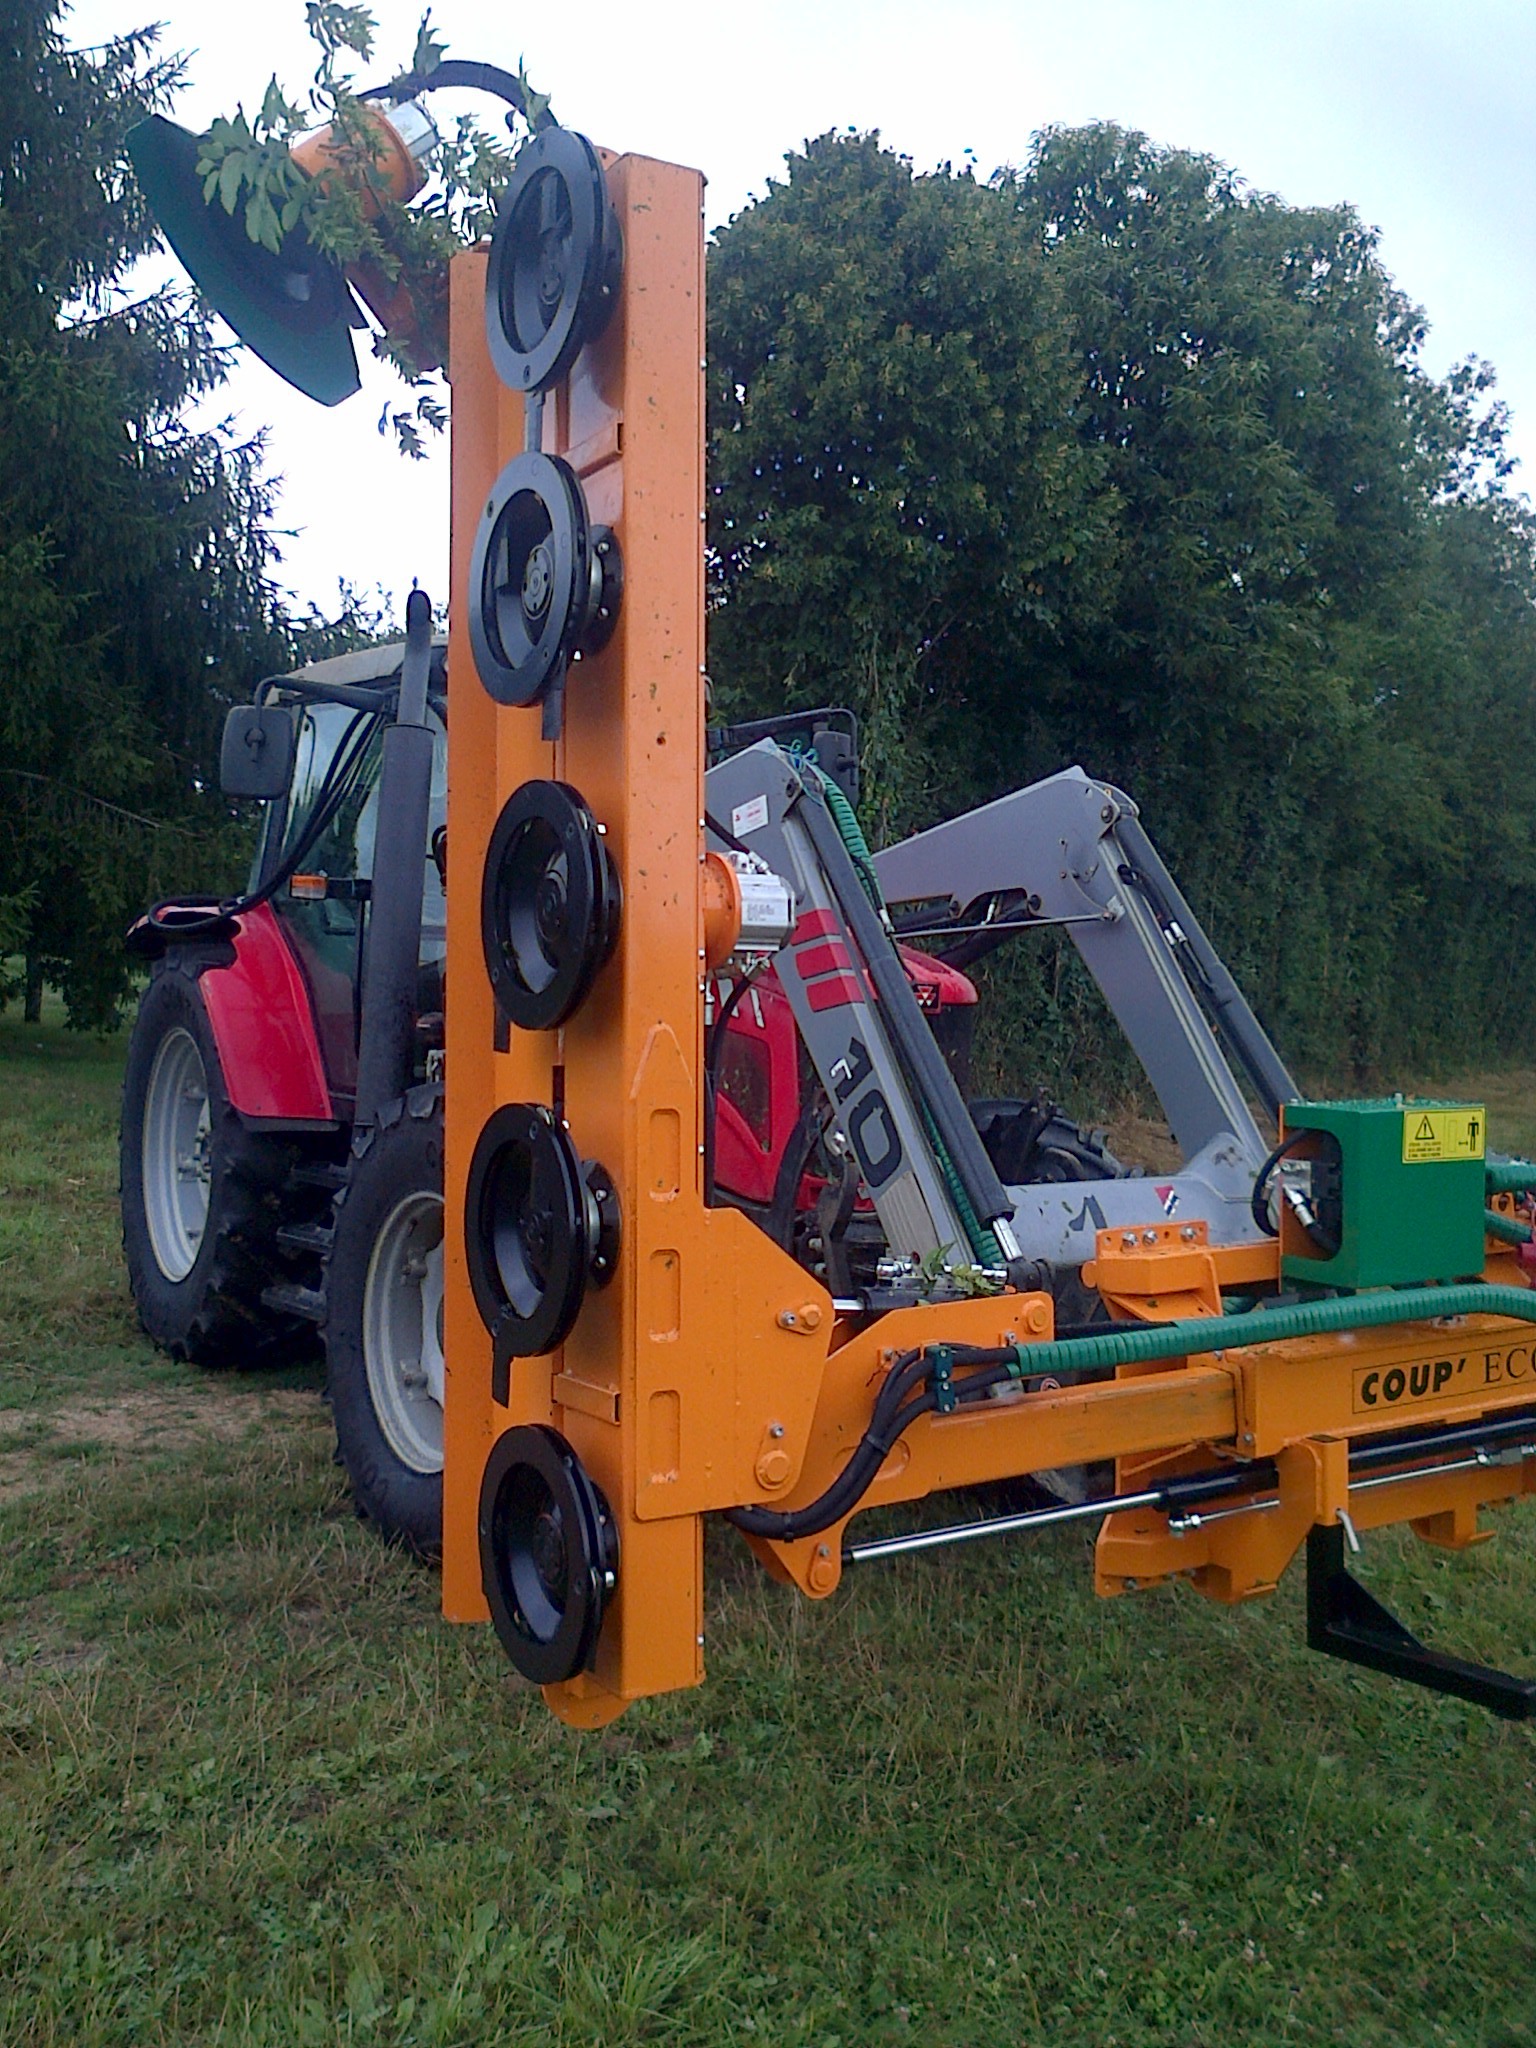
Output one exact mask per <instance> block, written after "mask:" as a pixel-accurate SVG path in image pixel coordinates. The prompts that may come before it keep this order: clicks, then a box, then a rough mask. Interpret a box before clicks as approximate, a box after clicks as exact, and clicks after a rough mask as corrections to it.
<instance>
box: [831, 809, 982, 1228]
mask: <svg viewBox="0 0 1536 2048" xmlns="http://www.w3.org/2000/svg"><path fill="white" fill-rule="evenodd" d="M801 816H802V817H803V818H804V820H805V827H806V830H807V831H808V832H809V834H810V836H811V844H812V846H813V847H814V848H815V850H816V857H817V859H818V860H819V861H820V863H821V866H822V869H823V871H824V873H825V874H826V877H827V880H828V882H829V883H830V885H831V888H832V892H833V894H834V896H835V897H836V898H837V907H838V909H839V911H840V912H841V913H842V916H843V920H844V922H845V923H846V924H847V926H848V929H849V931H850V933H851V934H852V936H853V940H854V943H855V944H856V945H857V947H858V949H859V951H860V953H861V954H862V955H863V958H864V965H865V969H866V971H867V972H868V975H869V979H870V983H871V985H872V987H873V988H874V991H875V994H876V995H877V996H878V997H879V999H880V1005H881V1016H882V1018H883V1019H884V1022H885V1025H886V1028H887V1029H888V1030H889V1032H890V1034H891V1038H892V1041H893V1043H894V1045H895V1048H896V1051H897V1053H898V1055H899V1056H900V1058H901V1061H902V1064H903V1065H904V1066H905V1068H906V1070H907V1074H908V1077H909V1079H910V1080H911V1082H912V1083H913V1085H914V1086H915V1089H916V1092H917V1097H918V1101H919V1103H920V1105H922V1106H923V1107H925V1108H926V1109H927V1110H928V1113H929V1115H930V1116H931V1117H932V1118H933V1121H934V1124H935V1125H936V1126H937V1128H938V1133H939V1136H940V1138H941V1139H942V1140H943V1143H944V1147H945V1149H946V1151H947V1152H948V1153H949V1157H950V1160H951V1162H952V1163H953V1165H954V1168H955V1171H956V1173H957V1174H958V1175H959V1178H960V1184H961V1186H962V1187H963V1188H964V1189H965V1192H966V1195H967V1196H968V1198H969V1200H970V1203H971V1206H972V1208H973V1209H974V1210H975V1211H976V1214H977V1216H978V1217H979V1218H980V1220H981V1221H982V1222H983V1223H991V1222H992V1221H994V1220H995V1219H996V1218H997V1217H999V1216H1003V1217H1007V1216H1011V1215H1012V1214H1013V1204H1012V1203H1011V1202H1010V1201H1009V1199H1008V1196H1007V1193H1006V1191H1005V1189H1004V1187H1003V1184H1002V1181H1001V1180H1000V1179H999V1178H998V1174H997V1169H996V1167H995V1166H994V1165H993V1164H992V1161H991V1160H990V1159H989V1158H988V1157H987V1153H986V1149H985V1147H984V1146H983V1145H982V1142H981V1138H980V1136H979V1135H978V1133H977V1130H976V1126H975V1124H974V1123H973V1122H972V1121H971V1118H970V1115H969V1113H968V1112H967V1110H966V1107H965V1103H964V1102H963V1101H962V1099H961V1096H960V1090H959V1089H958V1088H957V1087H956V1085H955V1077H954V1075H953V1074H952V1073H951V1072H950V1069H949V1063H948V1061H947V1060H946V1059H945V1057H944V1055H943V1054H942V1053H941V1052H940V1051H939V1048H938V1043H937V1041H936V1040H935V1038H934V1035H933V1033H932V1032H931V1031H930V1030H929V1028H928V1025H927V1023H926V1022H925V1020H924V1017H923V1013H922V1011H921V1010H920V1009H919V1008H918V1007H917V998H916V996H915V995H914V994H913V993H912V984H911V982H909V981H908V979H907V976H906V971H905V969H904V968H903V967H902V964H901V960H900V957H899V956H898V954H897V952H896V948H895V947H894V946H893V945H892V943H891V941H890V939H889V938H888V937H887V936H886V931H885V927H884V926H883V925H882V924H881V922H880V918H879V915H878V913H877V912H876V910H875V908H874V906H873V904H871V902H870V900H869V898H868V896H866V895H865V893H864V887H863V884H862V883H861V882H860V880H859V877H858V871H857V869H856V868H855V867H854V864H853V859H852V856H851V855H850V854H849V852H848V849H847V848H846V847H845V846H844V845H843V841H842V835H841V834H840V833H839V831H838V829H837V826H836V824H835V823H834V822H833V818H832V813H831V812H830V810H829V809H828V808H827V805H826V802H825V800H824V799H823V798H822V796H821V795H820V793H819V792H818V791H816V790H813V789H810V788H807V789H806V792H805V798H804V801H803V802H802V804H801Z"/></svg>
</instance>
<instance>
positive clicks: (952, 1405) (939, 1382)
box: [923, 1344, 960, 1415]
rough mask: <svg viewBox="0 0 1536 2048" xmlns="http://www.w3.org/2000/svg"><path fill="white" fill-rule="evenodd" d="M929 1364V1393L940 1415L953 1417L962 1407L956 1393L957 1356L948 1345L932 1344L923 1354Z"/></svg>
mask: <svg viewBox="0 0 1536 2048" xmlns="http://www.w3.org/2000/svg"><path fill="white" fill-rule="evenodd" d="M923 1355H924V1357H925V1358H926V1360H927V1363H928V1391H929V1392H930V1393H931V1394H932V1395H933V1405H934V1408H935V1409H936V1410H937V1412H938V1413H939V1414H940V1415H953V1414H954V1412H955V1410H956V1408H958V1407H959V1405H960V1396H959V1395H958V1394H957V1393H956V1392H955V1354H954V1350H953V1347H952V1346H950V1345H948V1344H930V1345H929V1347H928V1349H927V1351H926V1352H925V1353H924V1354H923Z"/></svg>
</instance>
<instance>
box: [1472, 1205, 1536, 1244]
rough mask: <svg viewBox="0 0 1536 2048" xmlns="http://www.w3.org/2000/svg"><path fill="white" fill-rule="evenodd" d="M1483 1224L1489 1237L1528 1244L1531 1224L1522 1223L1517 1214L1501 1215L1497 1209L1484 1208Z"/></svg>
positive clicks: (1506, 1241)
mask: <svg viewBox="0 0 1536 2048" xmlns="http://www.w3.org/2000/svg"><path fill="white" fill-rule="evenodd" d="M1483 1225H1484V1228H1485V1229H1486V1230H1487V1232H1488V1235H1489V1236H1490V1237H1499V1238H1502V1239H1503V1240H1504V1242H1505V1244H1529V1243H1530V1241H1531V1226H1530V1225H1529V1223H1522V1222H1521V1221H1520V1219H1519V1217H1518V1216H1501V1215H1500V1214H1499V1212H1498V1210H1497V1209H1485V1210H1484V1211H1483Z"/></svg>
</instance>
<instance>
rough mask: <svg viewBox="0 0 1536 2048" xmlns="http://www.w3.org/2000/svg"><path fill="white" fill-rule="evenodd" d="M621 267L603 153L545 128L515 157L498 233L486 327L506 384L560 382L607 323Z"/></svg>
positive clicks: (534, 386) (542, 387)
mask: <svg viewBox="0 0 1536 2048" xmlns="http://www.w3.org/2000/svg"><path fill="white" fill-rule="evenodd" d="M623 265H624V246H623V238H622V236H621V234H620V231H619V223H618V218H617V216H616V214H615V213H614V211H613V206H612V203H611V202H610V200H609V197H608V183H607V180H606V179H605V178H604V176H603V167H602V164H601V163H600V162H599V161H598V155H597V151H596V150H595V149H594V148H593V147H592V145H591V143H590V142H588V140H587V138H586V137H585V136H584V135H577V134H576V133H575V132H574V131H573V130H572V129H569V128H545V129H543V130H541V132H540V133H539V134H537V135H535V136H534V137H533V139H532V141H530V142H528V143H527V144H525V145H524V147H523V149H522V150H521V151H520V152H519V154H518V159H517V162H516V164H515V165H514V166H513V169H512V176H511V177H510V179H509V180H508V181H507V188H506V190H505V192H504V193H503V194H502V197H501V204H500V206H499V207H498V209H497V215H496V227H495V231H494V233H493V234H492V237H491V257H490V263H489V265H488V267H487V270H486V278H485V330H486V337H487V340H488V341H489V343H490V351H491V361H492V363H493V364H494V365H495V368H496V374H497V375H498V376H499V377H500V378H501V380H502V382H503V383H504V384H509V385H510V386H511V387H512V389H513V390H514V391H522V392H525V393H533V392H536V391H547V390H548V389H549V387H550V385H551V384H558V383H559V381H560V379H561V378H562V377H563V376H565V375H566V373H567V372H568V371H569V369H570V367H571V365H572V363H573V362H574V361H575V360H576V357H577V355H578V353H579V352H580V351H581V350H582V349H583V348H585V346H586V345H587V343H588V342H589V341H595V340H596V339H597V337H598V336H599V335H600V334H601V333H602V331H603V329H604V328H605V327H606V326H607V324H608V320H609V318H610V316H611V315H612V312H613V309H614V307H615V305H616V304H617V303H618V290H619V278H620V274H621V272H622V270H623Z"/></svg>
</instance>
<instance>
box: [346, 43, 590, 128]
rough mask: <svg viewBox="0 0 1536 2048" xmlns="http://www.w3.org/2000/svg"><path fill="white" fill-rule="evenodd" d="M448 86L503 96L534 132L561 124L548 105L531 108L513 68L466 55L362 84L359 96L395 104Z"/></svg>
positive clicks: (498, 97) (496, 96)
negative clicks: (381, 82) (505, 68)
mask: <svg viewBox="0 0 1536 2048" xmlns="http://www.w3.org/2000/svg"><path fill="white" fill-rule="evenodd" d="M449 86H454V87H461V88H463V89H465V90H467V91H470V92H488V93H490V94H491V95H492V96H493V98H495V99H499V100H505V102H506V103H507V105H508V106H509V107H512V108H514V109H515V110H516V112H517V113H519V114H521V115H522V117H523V119H524V120H525V121H526V122H527V123H528V126H529V127H530V128H531V129H532V130H533V131H534V133H535V134H537V133H538V131H539V130H540V129H541V128H557V127H558V126H559V125H560V124H559V123H558V122H557V121H556V119H555V117H554V115H553V114H552V113H551V112H550V111H549V109H548V107H540V106H537V105H536V106H534V107H532V108H530V106H529V103H528V93H527V89H526V88H525V86H524V84H523V81H522V80H521V79H520V78H518V77H517V76H516V75H515V74H514V73H513V72H511V71H503V70H502V68H501V66H500V65H499V64H480V63H477V62H475V61H474V60H473V59H471V58H468V57H445V58H444V59H443V61H442V63H441V64H439V65H437V67H436V68H435V69H434V70H431V71H406V72H402V73H401V75H400V76H399V77H398V78H392V79H391V80H390V82H389V84H388V85H369V86H365V87H364V88H363V90H362V91H361V92H360V93H359V94H358V98H359V99H364V100H378V99H388V100H393V101H394V102H395V104H396V105H398V104H399V103H400V101H401V100H408V99H415V97H416V95H417V94H418V93H423V92H437V91H439V90H441V89H443V88H445V87H449ZM509 125H510V122H509Z"/></svg>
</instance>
